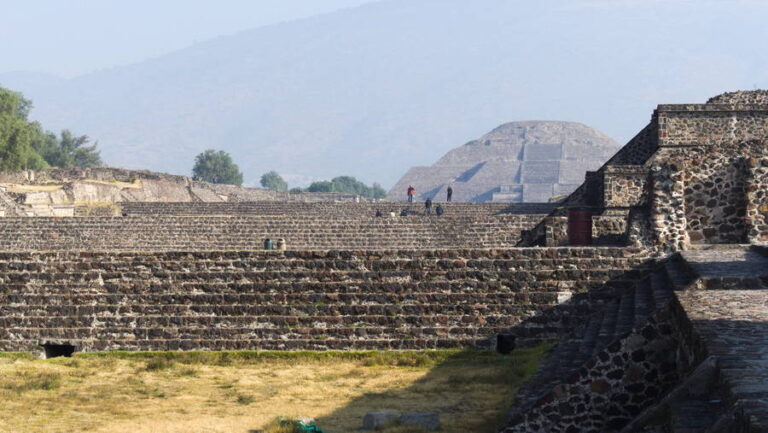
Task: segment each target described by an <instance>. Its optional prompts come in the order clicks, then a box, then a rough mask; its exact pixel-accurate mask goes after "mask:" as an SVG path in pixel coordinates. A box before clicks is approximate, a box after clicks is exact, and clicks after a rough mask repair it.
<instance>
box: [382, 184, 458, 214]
mask: <svg viewBox="0 0 768 433" xmlns="http://www.w3.org/2000/svg"><path fill="white" fill-rule="evenodd" d="M407 194H408V203H413V196H414V195H416V188H414V187H413V185H408V190H407ZM445 195H446V197H445V201H446V202H448V203H450V202H451V199H452V198H453V188H451V187H450V186H448V188H446V189H445ZM444 213H445V208H443V206H442V205H440V204H438V205H437V206H436V207H435V215H437V216H440V215H442V214H444ZM409 214H418V213H417V212H412V211H410V210H409V209H403V210H401V211H400V216H401V217H404V216H408V215H409ZM424 215H425V216H429V215H432V199H431V198H427V200H426V201H424ZM376 216H377V217H382V216H384V215H383V214H382V213H381V210H379V209H376ZM392 216H394V212H393V213H392Z"/></svg>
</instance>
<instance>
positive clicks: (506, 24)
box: [0, 0, 768, 186]
mask: <svg viewBox="0 0 768 433" xmlns="http://www.w3.org/2000/svg"><path fill="white" fill-rule="evenodd" d="M340 9H343V11H342V12H338V13H331V12H335V11H339V10H340ZM318 14H325V15H322V16H320V17H317V18H309V17H313V16H316V15H318ZM302 18H308V19H303V20H302ZM286 21H291V23H290V24H284V25H275V24H279V23H284V22H286ZM766 22H768V0H535V1H532V0H483V1H480V0H219V1H213V0H208V1H203V0H151V1H150V0H131V1H126V0H120V1H117V0H0V41H2V42H4V44H3V47H4V49H3V52H2V53H0V85H4V86H6V87H8V88H12V89H14V90H18V91H22V92H23V93H24V94H25V95H26V96H27V97H29V98H30V99H32V100H33V101H34V107H35V108H34V109H33V111H32V113H31V118H32V119H33V120H38V121H40V122H41V123H42V124H43V125H45V127H46V128H48V129H51V130H61V129H64V128H67V129H71V130H73V131H76V132H80V133H87V134H88V135H89V136H90V137H92V138H94V139H95V140H98V141H99V143H100V148H101V149H102V150H103V153H102V154H103V155H104V156H105V161H106V162H107V163H108V164H112V165H118V166H124V167H129V168H148V169H153V170H158V171H169V172H173V173H179V174H187V171H188V166H189V164H188V163H187V162H188V161H191V160H192V156H190V155H191V154H192V153H193V152H197V151H198V147H200V146H202V145H203V144H205V145H206V146H216V147H217V148H222V149H223V150H225V151H227V152H230V153H232V155H233V156H234V157H237V159H236V160H238V161H245V162H244V166H247V167H248V170H249V173H246V174H247V175H248V176H250V179H249V181H250V182H251V183H253V182H255V179H258V176H260V174H261V173H263V172H264V171H266V170H270V169H278V171H280V173H281V174H283V175H286V176H288V175H290V176H293V178H294V179H304V180H303V181H306V180H308V179H320V178H329V177H331V176H335V175H339V174H349V175H355V176H357V177H358V178H360V179H363V180H365V181H366V182H371V181H376V182H380V183H382V184H384V185H385V186H389V185H391V184H393V183H394V181H395V180H396V177H399V176H400V175H402V173H403V172H404V171H405V170H407V168H408V167H410V166H421V165H431V164H432V163H434V161H436V160H437V159H438V158H439V157H440V156H441V155H442V154H443V153H445V152H446V151H448V150H449V149H451V148H454V147H456V146H458V145H460V144H462V143H465V142H467V141H469V140H472V139H476V138H478V137H480V136H481V135H482V134H484V133H486V132H488V131H490V130H491V129H492V128H494V127H496V126H498V125H500V124H502V123H504V122H509V121H515V120H568V121H577V122H582V123H584V124H587V125H589V126H591V127H594V128H596V129H598V130H600V131H602V132H604V133H606V134H608V135H609V136H611V137H613V138H614V139H616V140H617V141H619V142H620V143H626V141H627V140H629V139H630V138H631V137H632V136H633V135H634V134H635V133H637V131H639V130H640V129H641V128H642V127H643V126H644V125H645V123H646V122H647V121H648V119H649V118H650V115H651V113H652V110H653V108H654V107H655V106H656V105H657V104H659V103H683V102H690V103H698V102H704V101H706V100H707V98H709V97H710V96H713V95H716V94H718V93H721V92H723V91H733V90H739V89H741V90H749V89H755V88H768V73H766V71H768V50H765V49H764V48H763V45H764V42H763V41H765V40H766V38H767V37H768V26H766ZM269 25H274V26H272V27H268V28H261V27H262V26H269ZM227 35H234V36H229V37H227ZM187 47H189V48H187ZM184 48H187V49H184ZM168 53H171V54H168ZM198 55H199V56H200V57H199V59H203V60H204V61H202V62H198V61H197V59H198V57H197V56H198ZM126 65H129V66H126ZM121 66H122V67H121ZM14 71H32V72H36V73H43V74H51V75H54V76H58V77H62V78H67V79H65V80H55V79H53V80H52V79H50V77H47V76H41V75H38V74H35V73H32V74H29V73H25V72H20V73H13V72H14ZM240 86H242V87H240ZM115 95H117V97H115ZM126 98H129V99H128V100H130V101H131V103H130V104H126V103H125V101H126ZM195 116H197V117H195ZM185 119H186V120H185ZM190 119H192V120H190ZM266 119H272V120H271V121H270V120H266ZM203 142H204V143H203ZM171 145H173V146H176V147H177V148H181V147H183V148H184V149H186V150H187V152H188V153H190V155H181V154H179V155H181V156H179V157H177V158H167V157H159V156H158V157H157V158H155V159H152V158H151V157H150V154H148V153H146V152H139V151H135V152H134V151H133V150H132V151H131V152H128V151H126V150H125V149H134V148H133V147H131V146H135V147H136V149H138V148H141V149H145V148H147V149H150V150H151V149H155V148H156V149H163V150H166V151H167V149H166V148H165V147H163V146H171ZM270 146H272V147H274V149H272V148H271V147H270ZM267 148H269V149H272V150H270V152H273V153H263V154H259V153H257V151H259V152H267V151H266V150H265V149H267ZM285 149H293V150H294V152H293V153H291V152H286V151H285ZM328 149H331V150H333V149H340V150H339V152H342V150H343V152H342V153H343V155H344V156H343V158H337V157H333V156H328V155H326V154H330V153H329V152H330V151H329V150H328ZM310 151H315V152H323V155H319V156H318V157H314V156H312V155H314V154H312V153H311V152H310ZM158 152H159V150H158ZM178 152H179V151H178V150H177V153H178ZM126 153H130V155H129V156H131V157H132V158H133V159H126V158H127V157H126V156H125V154H126ZM299 154H301V155H299ZM158 155H159V153H158ZM307 155H309V156H307ZM348 155H356V156H358V157H359V159H358V160H354V161H350V160H349V159H348V158H349V157H348ZM299 156H303V157H304V159H301V158H299ZM320 156H322V158H321V157H320ZM363 156H364V157H365V158H363ZM112 157H114V159H113V158H112ZM185 158H186V159H185ZM280 158H283V159H280ZM323 158H325V159H323ZM366 158H367V159H366ZM153 161H156V162H157V163H156V164H155V165H151V164H153ZM171 162H175V163H176V166H174V165H172V164H171ZM267 162H268V163H269V164H273V166H266V165H265V164H267ZM280 164H282V165H280ZM349 167H355V168H354V169H355V170H356V171H355V172H352V171H351V169H350V168H349ZM284 170H285V171H284ZM286 178H287V177H286Z"/></svg>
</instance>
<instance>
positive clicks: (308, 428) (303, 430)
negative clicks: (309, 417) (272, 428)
mask: <svg viewBox="0 0 768 433" xmlns="http://www.w3.org/2000/svg"><path fill="white" fill-rule="evenodd" d="M280 425H281V426H294V427H296V431H298V432H300V433H323V431H322V430H320V427H318V426H317V424H315V422H314V421H309V422H307V423H305V422H304V421H302V420H298V419H297V420H293V419H281V420H280Z"/></svg>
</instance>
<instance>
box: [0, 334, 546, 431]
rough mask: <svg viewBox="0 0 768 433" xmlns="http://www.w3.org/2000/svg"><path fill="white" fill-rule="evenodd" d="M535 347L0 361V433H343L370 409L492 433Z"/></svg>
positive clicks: (534, 358)
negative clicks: (420, 414)
mask: <svg viewBox="0 0 768 433" xmlns="http://www.w3.org/2000/svg"><path fill="white" fill-rule="evenodd" d="M545 350H546V348H545V347H540V348H536V349H532V350H521V351H518V352H516V353H514V354H513V355H511V356H500V355H497V354H494V353H488V352H459V351H428V352H320V353H318V352H213V353H204V352H186V353H184V352H180V353H149V354H148V353H109V354H91V355H79V356H76V357H74V358H56V359H50V360H37V359H32V358H31V357H29V356H24V355H4V356H0V415H1V416H0V432H24V433H34V432H46V433H48V432H51V433H55V432H115V433H119V432H125V433H127V432H131V433H150V432H152V433H171V432H174V433H175V432H185V433H186V432H195V433H197V432H200V433H202V432H211V433H213V432H227V433H232V432H241V433H248V432H249V431H250V430H258V429H263V428H265V427H267V426H268V425H269V424H270V423H271V422H273V421H274V419H275V418H276V417H278V416H282V415H284V416H303V417H314V418H317V419H318V425H319V426H320V427H321V428H322V429H323V430H324V431H325V432H327V433H342V432H353V431H355V430H356V429H358V428H359V427H360V426H361V421H362V417H363V415H364V414H365V413H366V412H368V411H371V410H397V411H401V412H415V411H438V412H440V416H441V419H442V421H443V423H444V424H445V426H446V427H445V429H444V430H443V431H444V432H467V431H472V432H477V433H482V432H492V431H494V427H495V424H496V422H497V420H498V419H499V417H500V416H501V415H502V414H503V412H504V409H505V408H507V407H509V405H510V404H511V398H512V395H513V393H514V390H515V389H516V387H517V386H519V384H520V383H522V381H523V380H524V379H525V378H526V377H527V376H528V375H530V374H531V373H532V372H533V371H534V370H535V366H536V365H537V364H538V362H539V360H540V358H541V356H542V354H543V353H544V351H545ZM402 429H403V427H396V428H393V429H392V430H391V432H392V433H395V432H403V433H404V432H405V431H406V430H402ZM407 431H409V432H410V431H412V430H407Z"/></svg>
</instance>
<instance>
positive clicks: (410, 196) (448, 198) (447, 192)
mask: <svg viewBox="0 0 768 433" xmlns="http://www.w3.org/2000/svg"><path fill="white" fill-rule="evenodd" d="M407 194H408V203H413V196H414V195H416V188H414V187H413V185H408V190H407ZM452 198H453V188H451V186H450V185H448V188H446V189H445V201H447V202H448V203H450V202H451V199H452ZM427 200H428V201H429V202H430V203H431V202H432V201H431V200H430V199H427Z"/></svg>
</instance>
